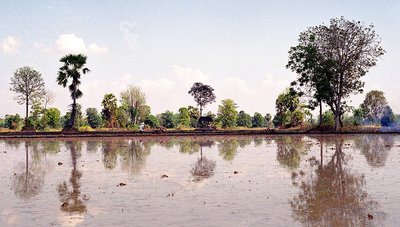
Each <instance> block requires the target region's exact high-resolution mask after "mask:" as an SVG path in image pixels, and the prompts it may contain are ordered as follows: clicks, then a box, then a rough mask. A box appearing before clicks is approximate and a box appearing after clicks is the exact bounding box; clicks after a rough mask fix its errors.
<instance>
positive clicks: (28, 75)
mask: <svg viewBox="0 0 400 227" xmlns="http://www.w3.org/2000/svg"><path fill="white" fill-rule="evenodd" d="M10 85H11V88H10V90H11V91H13V92H15V93H16V94H17V96H15V97H14V98H15V100H17V102H18V104H20V105H23V104H25V127H28V126H29V125H28V109H29V105H31V104H32V102H33V100H35V99H38V98H40V97H42V96H43V95H44V93H45V87H44V82H43V78H42V74H40V73H39V72H38V71H36V70H34V69H33V68H31V67H28V66H25V67H22V68H19V69H17V71H15V73H14V76H13V77H11V83H10Z"/></svg>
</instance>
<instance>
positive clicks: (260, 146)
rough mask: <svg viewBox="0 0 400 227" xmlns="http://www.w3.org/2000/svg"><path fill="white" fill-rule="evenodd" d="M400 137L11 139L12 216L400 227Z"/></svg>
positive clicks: (0, 156)
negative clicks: (399, 172)
mask: <svg viewBox="0 0 400 227" xmlns="http://www.w3.org/2000/svg"><path fill="white" fill-rule="evenodd" d="M399 152H400V136H397V135H353V136H300V135H296V136H257V137H254V136H238V137H222V136H221V137H177V138H102V139H99V138H96V139H71V140H58V139H54V140H53V139H52V140H50V139H44V140H28V139H27V140H0V163H1V165H0V189H1V190H0V226H51V225H55V226H115V225H117V226H165V225H174V226H272V225H273V226H398V225H400V212H399V208H400V194H399V193H398V191H399V190H400V177H399V174H398V170H399V167H400V153H399Z"/></svg>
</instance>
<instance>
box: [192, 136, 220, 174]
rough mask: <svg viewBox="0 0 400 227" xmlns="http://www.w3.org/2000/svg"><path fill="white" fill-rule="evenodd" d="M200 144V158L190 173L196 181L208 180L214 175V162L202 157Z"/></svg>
mask: <svg viewBox="0 0 400 227" xmlns="http://www.w3.org/2000/svg"><path fill="white" fill-rule="evenodd" d="M199 144H200V158H199V159H197V162H196V163H195V165H194V168H193V169H192V170H191V171H190V173H191V174H192V175H193V177H194V178H195V180H196V181H201V180H203V179H206V178H209V177H211V176H212V175H214V169H215V167H216V164H215V161H213V160H210V159H207V158H206V157H205V156H204V157H203V144H202V143H199Z"/></svg>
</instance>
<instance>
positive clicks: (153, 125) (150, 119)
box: [144, 114, 160, 128]
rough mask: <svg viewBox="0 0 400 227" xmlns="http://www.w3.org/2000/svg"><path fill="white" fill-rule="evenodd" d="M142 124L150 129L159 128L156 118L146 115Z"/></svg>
mask: <svg viewBox="0 0 400 227" xmlns="http://www.w3.org/2000/svg"><path fill="white" fill-rule="evenodd" d="M144 123H145V124H146V125H148V126H150V128H158V127H159V126H160V122H159V121H158V118H157V117H156V116H154V115H151V114H150V115H148V116H147V117H146V119H145V120H144Z"/></svg>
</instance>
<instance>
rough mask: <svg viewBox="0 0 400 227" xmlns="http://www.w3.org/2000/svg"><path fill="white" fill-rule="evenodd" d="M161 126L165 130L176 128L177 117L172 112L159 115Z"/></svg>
mask: <svg viewBox="0 0 400 227" xmlns="http://www.w3.org/2000/svg"><path fill="white" fill-rule="evenodd" d="M161 125H162V126H164V127H166V128H176V126H178V117H177V115H175V114H174V113H173V112H171V111H169V110H167V111H165V112H164V113H162V114H161Z"/></svg>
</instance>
